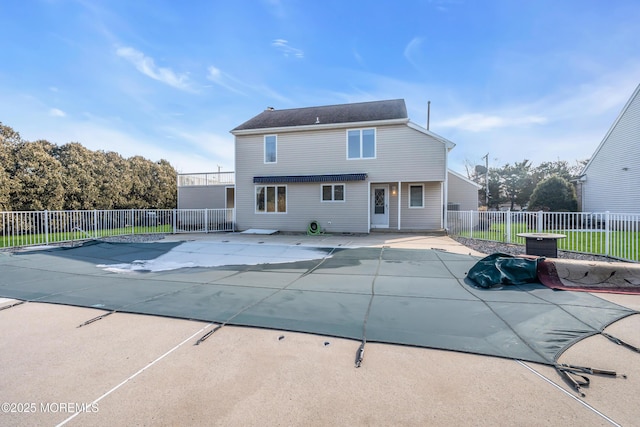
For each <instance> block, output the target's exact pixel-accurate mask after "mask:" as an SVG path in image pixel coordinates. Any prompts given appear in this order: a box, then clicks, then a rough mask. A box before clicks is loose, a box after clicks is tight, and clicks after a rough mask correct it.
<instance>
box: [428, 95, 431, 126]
mask: <svg viewBox="0 0 640 427" xmlns="http://www.w3.org/2000/svg"><path fill="white" fill-rule="evenodd" d="M430 120H431V101H427V130H429V121H430Z"/></svg>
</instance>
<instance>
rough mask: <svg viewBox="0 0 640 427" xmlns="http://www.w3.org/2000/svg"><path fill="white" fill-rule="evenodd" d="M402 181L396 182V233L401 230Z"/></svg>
mask: <svg viewBox="0 0 640 427" xmlns="http://www.w3.org/2000/svg"><path fill="white" fill-rule="evenodd" d="M401 207H402V181H398V231H400V230H401V227H400V225H401V224H402V209H401Z"/></svg>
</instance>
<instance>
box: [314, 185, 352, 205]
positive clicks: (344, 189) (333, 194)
mask: <svg viewBox="0 0 640 427" xmlns="http://www.w3.org/2000/svg"><path fill="white" fill-rule="evenodd" d="M338 186H342V200H336V199H335V197H336V187H338ZM324 187H331V200H325V199H324ZM346 199H347V186H346V185H345V184H342V183H341V184H324V183H323V184H320V202H322V203H344V202H345V200H346Z"/></svg>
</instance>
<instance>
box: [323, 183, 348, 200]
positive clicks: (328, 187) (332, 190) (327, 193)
mask: <svg viewBox="0 0 640 427" xmlns="http://www.w3.org/2000/svg"><path fill="white" fill-rule="evenodd" d="M322 201H323V202H344V184H323V185H322Z"/></svg>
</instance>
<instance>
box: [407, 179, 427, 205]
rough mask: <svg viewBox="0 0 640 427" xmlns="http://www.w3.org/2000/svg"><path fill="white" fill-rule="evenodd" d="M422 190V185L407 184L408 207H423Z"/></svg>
mask: <svg viewBox="0 0 640 427" xmlns="http://www.w3.org/2000/svg"><path fill="white" fill-rule="evenodd" d="M423 191H424V187H423V186H422V185H410V186H409V207H410V208H423V207H424V195H423Z"/></svg>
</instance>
